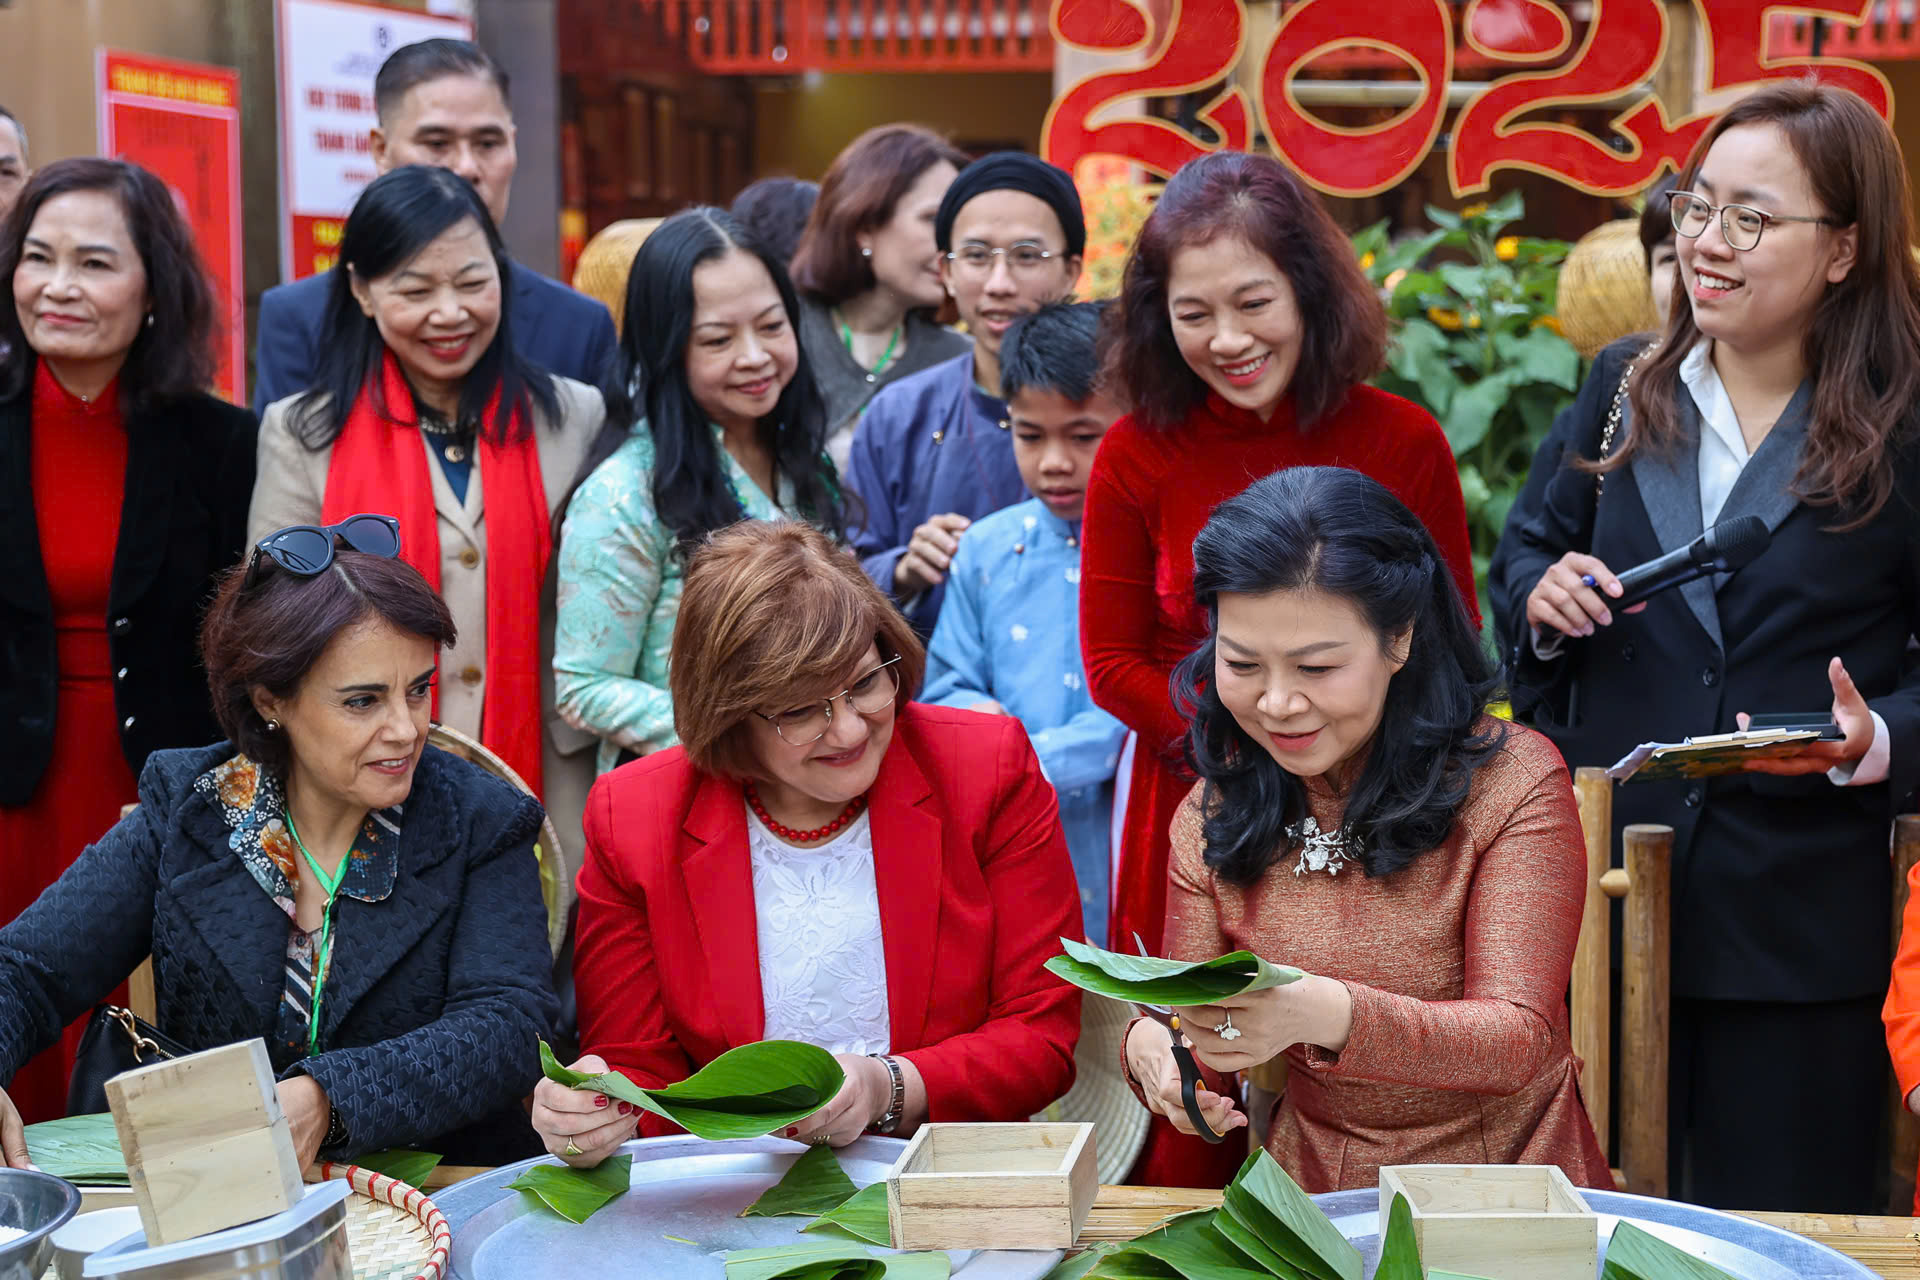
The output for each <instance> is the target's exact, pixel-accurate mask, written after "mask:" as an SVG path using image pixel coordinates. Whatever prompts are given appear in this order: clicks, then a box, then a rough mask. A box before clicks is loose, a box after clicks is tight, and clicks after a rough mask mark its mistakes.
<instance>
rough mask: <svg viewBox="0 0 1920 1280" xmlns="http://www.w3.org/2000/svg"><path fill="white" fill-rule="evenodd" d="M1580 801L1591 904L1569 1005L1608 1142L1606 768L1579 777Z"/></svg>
mask: <svg viewBox="0 0 1920 1280" xmlns="http://www.w3.org/2000/svg"><path fill="white" fill-rule="evenodd" d="M1573 793H1574V799H1575V800H1577V801H1578V802H1579V805H1580V830H1581V831H1582V833H1584V834H1585V836H1586V838H1587V901H1586V906H1585V908H1584V909H1583V910H1582V911H1581V914H1580V944H1579V946H1578V947H1576V948H1575V949H1574V953H1573V986H1572V992H1571V995H1570V997H1569V1000H1568V1014H1569V1022H1570V1025H1571V1027H1572V1031H1573V1052H1574V1053H1575V1054H1576V1055H1577V1056H1578V1057H1579V1059H1580V1060H1581V1061H1582V1062H1583V1063H1585V1064H1586V1069H1585V1071H1584V1072H1583V1073H1582V1074H1581V1077H1580V1096H1581V1097H1583V1098H1585V1099H1586V1102H1587V1114H1588V1115H1590V1116H1592V1117H1593V1128H1594V1132H1596V1133H1598V1134H1599V1135H1600V1142H1601V1144H1602V1145H1603V1146H1604V1145H1605V1144H1606V1141H1607V1121H1608V1118H1609V1117H1610V1116H1611V1115H1612V1114H1613V1105H1612V1104H1613V1088H1612V1079H1611V1071H1612V1060H1613V1046H1612V1044H1611V1043H1610V1041H1611V1035H1610V1034H1609V1033H1610V1032H1611V1030H1612V1023H1611V1018H1612V1009H1611V1007H1610V1004H1609V983H1610V981H1611V975H1610V973H1609V970H1610V969H1611V968H1612V959H1613V956H1612V952H1613V936H1612V935H1613V927H1612V924H1613V906H1612V903H1611V901H1610V900H1609V899H1608V897H1607V895H1606V893H1605V892H1604V891H1603V890H1602V889H1601V888H1600V878H1601V877H1602V876H1604V875H1606V873H1607V867H1608V864H1609V862H1610V861H1611V857H1612V845H1613V782H1612V780H1611V779H1609V778H1608V777H1607V771H1606V770H1605V769H1595V768H1592V767H1586V766H1583V767H1582V768H1580V769H1578V770H1577V771H1575V773H1574V777H1573Z"/></svg>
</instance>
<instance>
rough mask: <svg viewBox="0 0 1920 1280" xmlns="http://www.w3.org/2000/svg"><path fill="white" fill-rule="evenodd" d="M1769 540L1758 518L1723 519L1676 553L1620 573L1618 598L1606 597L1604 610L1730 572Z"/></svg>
mask: <svg viewBox="0 0 1920 1280" xmlns="http://www.w3.org/2000/svg"><path fill="white" fill-rule="evenodd" d="M1772 541H1773V531H1772V530H1771V529H1768V528H1767V523H1766V521H1764V520H1762V519H1761V518H1760V517H1759V516H1735V517H1734V518H1733V519H1731V520H1723V521H1721V522H1720V523H1719V524H1716V525H1714V526H1713V527H1712V528H1711V529H1709V530H1707V531H1706V532H1705V533H1703V534H1701V535H1700V536H1699V537H1697V538H1695V539H1694V540H1693V541H1692V542H1689V543H1688V544H1687V545H1686V546H1684V547H1682V548H1680V549H1679V550H1678V551H1669V552H1667V554H1665V555H1663V556H1660V557H1658V558H1656V559H1653V560H1649V561H1647V562H1646V563H1645V564H1637V565H1635V566H1634V567H1633V568H1631V569H1628V570H1627V571H1626V572H1625V573H1622V574H1621V575H1620V588H1621V590H1620V597H1619V599H1617V600H1616V599H1612V598H1607V607H1608V608H1610V609H1625V608H1628V607H1629V606H1632V605H1636V604H1639V603H1640V602H1641V601H1642V600H1645V599H1646V598H1647V597H1648V596H1651V595H1655V594H1657V593H1659V592H1662V591H1665V590H1666V589H1667V588H1669V587H1677V586H1679V585H1680V584H1681V583H1683V582H1692V581H1693V580H1694V579H1696V578H1704V577H1706V576H1707V575H1708V574H1712V573H1732V572H1733V571H1734V570H1735V569H1738V568H1740V567H1741V566H1743V565H1745V564H1747V563H1749V562H1750V561H1752V560H1753V558H1754V557H1755V556H1757V555H1759V554H1760V553H1761V552H1762V551H1765V550H1766V549H1767V545H1768V544H1769V543H1771V542H1772Z"/></svg>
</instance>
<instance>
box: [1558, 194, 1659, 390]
mask: <svg viewBox="0 0 1920 1280" xmlns="http://www.w3.org/2000/svg"><path fill="white" fill-rule="evenodd" d="M1558 318H1559V321H1560V332H1561V334H1562V335H1563V336H1564V337H1565V338H1566V340H1567V341H1568V342H1571V343H1572V344H1573V345H1574V347H1575V348H1576V349H1577V350H1578V351H1579V352H1580V354H1581V355H1582V356H1585V357H1586V358H1587V359H1589V360H1591V359H1593V357H1595V356H1597V355H1599V354H1600V349H1601V348H1602V347H1604V346H1606V345H1607V344H1608V343H1609V342H1612V341H1614V340H1615V339H1617V338H1624V337H1626V336H1627V335H1628V334H1630V333H1646V332H1648V331H1649V330H1652V329H1657V328H1659V327H1660V322H1659V320H1658V318H1657V317H1656V316H1655V315H1654V311H1653V292H1652V289H1651V287H1650V286H1649V284H1648V281H1647V255H1646V250H1645V249H1643V248H1641V247H1640V223H1639V220H1638V219H1635V218H1621V219H1619V220H1618V221H1615V222H1606V223H1602V224H1601V225H1600V226H1597V227H1595V228H1594V229H1593V230H1592V231H1589V232H1587V234H1586V235H1584V236H1581V237H1580V241H1579V243H1577V244H1575V245H1574V246H1573V249H1572V251H1571V252H1570V253H1568V254H1567V260H1566V262H1565V264H1564V265H1562V266H1561V268H1560V306H1559V317H1558Z"/></svg>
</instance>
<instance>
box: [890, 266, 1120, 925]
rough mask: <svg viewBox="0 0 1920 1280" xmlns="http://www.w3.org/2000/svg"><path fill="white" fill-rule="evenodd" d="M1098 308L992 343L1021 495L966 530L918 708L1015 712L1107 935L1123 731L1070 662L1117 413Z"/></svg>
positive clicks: (1025, 321) (1024, 320)
mask: <svg viewBox="0 0 1920 1280" xmlns="http://www.w3.org/2000/svg"><path fill="white" fill-rule="evenodd" d="M1100 311H1101V305H1100V304H1099V303H1092V302H1079V303H1055V304H1053V305H1051V306H1046V307H1042V308H1040V309H1039V310H1038V311H1036V312H1034V313H1032V314H1031V315H1027V316H1023V317H1021V318H1020V319H1018V320H1016V321H1014V323H1013V325H1012V327H1010V328H1009V329H1008V330H1007V334H1006V337H1005V339H1004V340H1003V341H1002V343H1001V348H1000V382H1001V387H1002V390H1003V391H1004V392H1005V394H1006V397H1007V406H1008V410H1009V416H1010V417H1011V419H1012V423H1013V426H1012V434H1013V454H1014V461H1015V463H1016V465H1017V466H1018V467H1019V470H1020V479H1021V480H1022V482H1024V483H1025V485H1026V486H1027V491H1028V492H1029V493H1030V494H1032V495H1033V496H1032V497H1030V498H1028V499H1027V500H1026V501H1025V502H1020V503H1016V504H1015V505H1013V506H1011V507H1008V508H1006V509H1004V510H1001V511H996V512H994V513H993V514H992V515H989V516H985V517H983V518H981V519H980V520H977V521H975V522H974V524H973V526H972V527H971V528H969V529H968V530H967V536H966V537H965V538H963V539H961V540H960V549H959V551H958V553H956V554H955V556H954V559H953V566H952V568H951V570H950V571H949V572H948V575H947V596H946V602H945V604H944V605H943V606H942V607H941V610H940V619H939V622H938V624H937V625H936V626H935V627H934V632H933V640H932V642H931V643H930V644H929V645H928V646H927V678H926V689H925V692H924V693H923V694H922V695H921V698H922V700H923V701H925V702H931V703H937V704H940V705H942V706H949V707H966V708H969V709H971V710H974V711H986V712H991V713H994V714H997V715H1010V716H1014V717H1016V718H1017V719H1018V720H1019V721H1020V722H1021V723H1022V724H1024V725H1025V726H1026V727H1027V732H1028V734H1030V735H1031V736H1032V738H1033V747H1034V750H1035V751H1036V752H1037V753H1038V754H1039V757H1040V767H1041V769H1042V770H1044V771H1045V773H1046V775H1047V778H1048V780H1049V781H1050V782H1052V783H1053V787H1054V790H1055V791H1056V792H1058V793H1059V797H1060V825H1061V826H1062V827H1063V828H1065V830H1066V836H1067V848H1068V849H1069V850H1070V851H1071V853H1072V855H1073V869H1074V874H1075V875H1076V876H1077V877H1078V879H1079V881H1080V904H1081V909H1082V913H1083V915H1084V917H1085V921H1086V927H1087V937H1088V939H1089V940H1090V941H1093V942H1095V943H1100V942H1102V941H1103V940H1104V939H1105V938H1106V933H1107V889H1108V882H1109V880H1110V878H1111V870H1110V868H1111V859H1112V854H1111V836H1110V833H1109V823H1110V821H1111V817H1112V812H1113V778H1114V771H1115V769H1116V767H1117V766H1118V764H1119V759H1120V748H1121V745H1122V743H1123V742H1124V741H1125V739H1126V736H1127V729H1126V726H1125V725H1123V724H1121V723H1120V721H1118V720H1116V719H1114V718H1113V716H1111V715H1109V714H1108V713H1106V712H1105V711H1102V710H1101V709H1100V708H1099V707H1096V706H1095V705H1093V698H1092V697H1091V696H1090V695H1089V694H1088V692H1087V673H1086V670H1085V668H1084V667H1083V666H1082V665H1081V661H1080V611H1079V596H1080V513H1081V510H1082V508H1083V507H1084V506H1085V505H1086V496H1087V477H1088V474H1089V473H1090V472H1091V471H1092V469H1093V455H1094V453H1095V452H1096V451H1098V449H1099V447H1100V439H1101V437H1102V436H1104V435H1105V434H1106V433H1107V428H1108V427H1110V426H1112V425H1113V420H1114V419H1115V418H1117V417H1118V416H1119V409H1118V408H1117V407H1116V406H1115V405H1114V404H1113V403H1112V402H1111V401H1110V400H1108V399H1107V397H1105V396H1104V395H1102V394H1101V393H1100V392H1099V391H1098V390H1096V389H1095V387H1094V385H1093V383H1094V376H1095V371H1096V370H1097V369H1098V367H1099V360H1098V358H1097V356H1096V354H1095V349H1094V348H1095V342H1094V339H1095V333H1096V330H1097V329H1098V327H1099V323H1100Z"/></svg>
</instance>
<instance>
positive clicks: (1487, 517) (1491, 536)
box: [1353, 191, 1583, 617]
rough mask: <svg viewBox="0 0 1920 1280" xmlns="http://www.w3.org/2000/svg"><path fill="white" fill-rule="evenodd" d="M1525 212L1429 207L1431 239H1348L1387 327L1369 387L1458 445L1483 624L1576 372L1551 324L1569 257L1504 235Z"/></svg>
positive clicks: (1561, 247)
mask: <svg viewBox="0 0 1920 1280" xmlns="http://www.w3.org/2000/svg"><path fill="white" fill-rule="evenodd" d="M1524 213H1525V204H1524V202H1523V198H1522V196H1521V194H1520V193H1519V192H1518V191H1514V192H1511V193H1509V194H1508V195H1507V196H1505V197H1504V198H1502V199H1501V200H1498V201H1496V202H1494V203H1492V204H1481V205H1472V206H1469V207H1468V208H1466V209H1463V210H1461V211H1460V212H1459V213H1451V212H1448V211H1447V210H1445V209H1436V208H1433V207H1432V206H1428V208H1427V218H1428V219H1429V220H1430V221H1431V222H1432V223H1433V224H1434V226H1433V229H1432V230H1431V231H1427V232H1425V233H1424V234H1421V235H1417V236H1413V237H1410V238H1408V239H1405V240H1401V241H1399V242H1397V243H1392V242H1389V241H1388V239H1387V228H1386V223H1384V222H1381V223H1376V224H1375V225H1373V226H1371V227H1368V228H1367V229H1366V230H1364V231H1362V232H1360V233H1359V234H1357V235H1356V236H1354V238H1353V245H1354V252H1355V253H1356V254H1357V255H1359V258H1360V265H1361V268H1362V269H1363V270H1364V271H1365V272H1366V273H1367V277H1368V278H1369V279H1370V280H1372V281H1373V282H1374V284H1376V285H1377V286H1379V287H1380V289H1381V290H1382V291H1383V293H1384V295H1385V298H1386V303H1387V311H1388V314H1389V315H1390V316H1391V317H1392V320H1393V327H1394V333H1393V342H1392V345H1391V347H1390V348H1389V350H1388V355H1387V368H1386V371H1385V372H1384V373H1382V374H1381V375H1380V376H1379V377H1378V378H1376V379H1375V380H1374V381H1375V384H1376V385H1377V386H1379V387H1380V388H1381V389H1382V390H1386V391H1391V392H1393V393H1394V394H1396V395H1401V396H1405V397H1406V398H1407V399H1409V400H1412V401H1414V402H1415V403H1417V404H1420V405H1423V406H1425V407H1426V409H1427V410H1428V412H1430V413H1432V414H1433V416H1434V417H1435V418H1436V419H1438V420H1439V422H1440V426H1441V428H1442V429H1443V430H1445V431H1446V433H1447V441H1448V443H1450V444H1451V445H1452V446H1453V456H1454V460H1455V461H1456V462H1457V463H1458V464H1459V467H1460V491H1461V494H1462V496H1463V497H1464V498H1465V499H1466V505H1467V530H1468V533H1469V534H1470V535H1471V537H1472V541H1473V570H1474V580H1475V581H1476V582H1477V583H1478V584H1479V590H1480V597H1481V599H1480V613H1481V616H1482V617H1491V613H1490V611H1489V609H1488V607H1487V600H1486V575H1487V563H1488V561H1489V560H1490V559H1491V558H1492V556H1493V546H1494V543H1495V542H1497V541H1498V540H1499V537H1500V531H1501V529H1502V527H1503V526H1505V524H1506V522H1507V511H1508V509H1509V508H1511V507H1512V506H1513V502H1514V499H1515V498H1517V497H1518V496H1519V494H1520V487H1521V485H1522V484H1524V483H1525V481H1526V478H1527V467H1528V466H1529V465H1530V464H1531V463H1532V461H1533V455H1534V451H1535V450H1536V449H1538V448H1539V446H1540V441H1541V440H1542V439H1543V438H1544V437H1545V436H1546V434H1547V428H1548V427H1549V426H1551V425H1552V423H1553V418H1554V415H1555V414H1556V413H1558V412H1559V411H1560V410H1561V409H1562V408H1563V407H1564V406H1565V405H1567V404H1568V403H1569V402H1570V401H1571V400H1572V399H1573V395H1574V392H1575V391H1577V390H1578V389H1579V386H1580V378H1581V375H1582V372H1583V370H1582V369H1581V362H1580V353H1579V352H1577V351H1575V350H1574V348H1573V345H1572V344H1571V343H1569V342H1568V341H1567V340H1566V339H1565V338H1563V337H1561V336H1560V329H1559V325H1558V323H1557V322H1556V321H1555V320H1554V310H1555V307H1556V303H1557V294H1558V288H1559V279H1560V263H1561V262H1562V261H1563V260H1564V259H1565V258H1566V256H1567V250H1568V249H1569V248H1570V247H1571V246H1569V245H1568V244H1567V243H1566V242H1565V241H1563V240H1538V239H1534V238H1532V237H1530V236H1510V235H1506V234H1504V232H1505V230H1506V228H1507V227H1509V226H1511V225H1512V224H1514V223H1515V222H1517V221H1519V220H1520V218H1521V216H1522V215H1523V214H1524Z"/></svg>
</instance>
